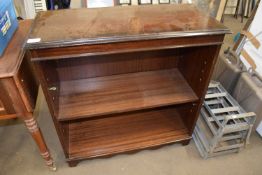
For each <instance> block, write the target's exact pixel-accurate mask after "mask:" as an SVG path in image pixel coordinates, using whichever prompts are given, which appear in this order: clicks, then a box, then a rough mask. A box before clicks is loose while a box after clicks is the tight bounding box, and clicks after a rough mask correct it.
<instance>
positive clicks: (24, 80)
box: [14, 54, 38, 112]
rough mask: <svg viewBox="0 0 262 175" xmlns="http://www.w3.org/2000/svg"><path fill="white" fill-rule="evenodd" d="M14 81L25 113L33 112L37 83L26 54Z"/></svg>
mask: <svg viewBox="0 0 262 175" xmlns="http://www.w3.org/2000/svg"><path fill="white" fill-rule="evenodd" d="M14 79H15V82H16V85H17V87H18V90H19V92H20V94H21V97H22V99H23V102H24V104H25V106H26V109H27V111H28V112H33V110H34V107H35V103H36V98H37V94H38V81H37V80H36V77H35V73H34V71H33V67H32V63H31V62H30V59H29V58H28V56H27V54H25V56H24V59H23V61H22V63H21V66H20V68H19V71H18V73H17V74H16V75H15V76H14Z"/></svg>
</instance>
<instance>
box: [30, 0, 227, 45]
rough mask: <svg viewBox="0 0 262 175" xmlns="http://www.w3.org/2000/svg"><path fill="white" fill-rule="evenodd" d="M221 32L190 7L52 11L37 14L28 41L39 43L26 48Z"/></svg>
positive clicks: (136, 7) (148, 6)
mask: <svg viewBox="0 0 262 175" xmlns="http://www.w3.org/2000/svg"><path fill="white" fill-rule="evenodd" d="M225 32H229V30H228V29H227V28H226V27H224V26H223V25H222V24H220V23H219V22H218V21H216V20H215V19H213V18H211V17H209V16H208V15H206V14H204V13H201V12H200V11H199V10H198V9H197V8H196V7H195V6H194V5H190V4H179V5H174V4H173V5H164V4H163V5H158V6H155V5H147V6H128V7H124V8H123V7H109V8H96V9H71V10H58V11H56V10H55V11H46V12H40V13H39V14H38V15H37V17H36V20H35V23H34V27H33V30H32V32H31V35H30V38H39V39H41V41H39V42H35V43H31V44H28V46H29V47H38V48H39V47H60V46H65V45H72V44H83V43H86V44H88V43H89V44H91V43H92V44H94V43H105V42H106V43H111V42H116V41H120V40H121V41H130V40H143V39H154V38H155V39H156V38H170V37H177V36H180V37H181V36H185V35H191V34H192V35H193V36H195V35H210V34H216V33H220V34H221V33H225ZM197 33H198V34H197ZM45 44H47V45H45Z"/></svg>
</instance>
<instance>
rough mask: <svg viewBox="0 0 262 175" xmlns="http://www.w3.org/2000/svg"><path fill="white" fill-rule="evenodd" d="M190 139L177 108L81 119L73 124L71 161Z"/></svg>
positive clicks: (70, 146) (70, 131)
mask: <svg viewBox="0 0 262 175" xmlns="http://www.w3.org/2000/svg"><path fill="white" fill-rule="evenodd" d="M184 117H185V116H184ZM189 138H190V136H189V134H188V130H187V128H186V127H185V125H184V123H183V121H182V118H181V116H180V115H179V114H178V112H177V110H176V108H174V107H169V108H161V109H154V110H147V111H140V112H132V113H126V114H121V115H114V116H108V117H106V118H99V119H95V120H80V121H76V122H73V123H70V124H69V159H68V160H81V159H87V158H93V157H99V156H108V155H113V154H117V153H122V152H128V151H133V150H139V149H144V148H148V147H153V146H160V145H164V144H168V143H173V142H177V141H181V140H184V139H189Z"/></svg>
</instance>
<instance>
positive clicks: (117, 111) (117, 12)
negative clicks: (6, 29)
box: [27, 5, 229, 166]
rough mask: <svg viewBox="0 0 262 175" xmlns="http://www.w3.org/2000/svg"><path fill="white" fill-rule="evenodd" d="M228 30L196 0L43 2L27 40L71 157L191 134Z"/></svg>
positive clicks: (151, 144)
mask: <svg viewBox="0 0 262 175" xmlns="http://www.w3.org/2000/svg"><path fill="white" fill-rule="evenodd" d="M228 32H229V30H228V29H227V28H225V27H224V26H223V25H221V24H220V23H218V22H217V21H215V20H214V19H212V18H209V17H208V16H206V15H204V14H202V13H200V12H199V11H198V10H197V9H196V8H195V7H193V6H191V5H161V8H160V6H143V7H137V6H134V7H114V8H104V9H92V10H90V9H78V10H63V11H51V12H41V13H40V14H39V15H38V16H37V17H36V20H35V24H34V27H33V29H32V32H31V34H30V39H35V38H39V39H41V41H39V39H38V41H37V42H33V43H32V42H31V43H28V44H27V47H28V48H29V50H30V54H31V60H32V61H33V63H34V66H35V68H36V70H37V75H38V78H39V80H40V83H41V85H42V88H43V90H44V94H45V97H46V100H47V103H48V106H49V109H50V112H51V114H52V117H53V121H54V124H55V126H56V129H57V133H58V136H59V138H60V141H61V144H62V146H63V149H64V153H65V156H66V159H67V161H68V163H69V165H70V166H75V165H77V163H78V162H79V161H80V160H83V159H88V158H94V157H100V156H111V155H113V154H117V153H123V152H130V151H136V150H140V149H144V148H151V147H156V146H161V145H164V144H170V143H175V142H181V143H182V144H184V145H186V144H188V143H189V141H190V139H191V135H192V131H193V129H194V126H195V122H196V120H197V118H198V113H199V109H200V107H201V104H202V100H203V97H204V95H205V91H206V89H207V86H208V83H209V80H210V75H211V73H212V70H213V67H214V64H215V62H216V58H217V55H218V53H219V49H220V46H221V44H222V42H223V38H224V35H225V33H228ZM31 41H32V40H31ZM33 41H34V40H33Z"/></svg>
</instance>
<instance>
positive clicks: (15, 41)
mask: <svg viewBox="0 0 262 175" xmlns="http://www.w3.org/2000/svg"><path fill="white" fill-rule="evenodd" d="M31 23H32V20H23V21H20V22H19V27H18V29H17V31H16V32H15V34H14V36H13V38H12V39H11V41H10V42H9V44H8V46H7V48H6V49H5V52H4V54H3V55H2V56H1V57H0V78H5V77H11V76H13V75H14V74H16V73H17V71H18V69H19V66H20V64H21V62H22V60H23V56H24V53H25V52H24V49H23V48H24V44H25V41H26V38H27V36H28V33H29V29H30V26H31Z"/></svg>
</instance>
